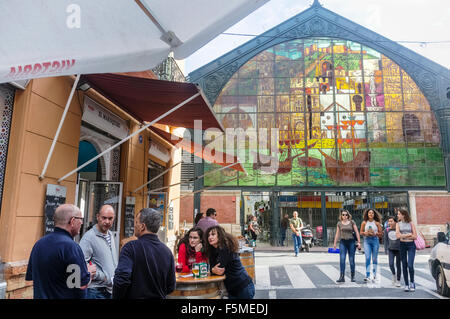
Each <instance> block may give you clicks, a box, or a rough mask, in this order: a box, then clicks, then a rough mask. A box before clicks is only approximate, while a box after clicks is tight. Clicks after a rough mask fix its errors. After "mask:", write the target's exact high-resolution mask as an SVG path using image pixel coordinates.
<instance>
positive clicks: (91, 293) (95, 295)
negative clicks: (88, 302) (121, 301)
mask: <svg viewBox="0 0 450 319" xmlns="http://www.w3.org/2000/svg"><path fill="white" fill-rule="evenodd" d="M87 299H111V294H110V293H109V292H108V291H106V288H88V289H87Z"/></svg>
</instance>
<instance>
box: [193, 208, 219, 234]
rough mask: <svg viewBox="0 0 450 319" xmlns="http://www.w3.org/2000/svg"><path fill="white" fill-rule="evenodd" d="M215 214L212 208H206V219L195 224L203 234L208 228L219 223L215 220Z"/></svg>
mask: <svg viewBox="0 0 450 319" xmlns="http://www.w3.org/2000/svg"><path fill="white" fill-rule="evenodd" d="M216 218H217V212H216V210H215V209H214V208H208V209H207V210H206V217H204V218H202V219H200V221H199V222H198V224H197V227H200V228H201V229H202V230H203V232H205V231H206V230H207V229H208V228H209V227H212V226H217V225H219V222H218V221H217V220H216Z"/></svg>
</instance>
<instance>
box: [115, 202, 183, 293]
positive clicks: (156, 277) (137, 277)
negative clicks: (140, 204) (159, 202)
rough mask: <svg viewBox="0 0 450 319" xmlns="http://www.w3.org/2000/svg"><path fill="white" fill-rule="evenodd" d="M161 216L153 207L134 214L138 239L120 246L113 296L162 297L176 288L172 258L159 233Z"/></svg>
mask: <svg viewBox="0 0 450 319" xmlns="http://www.w3.org/2000/svg"><path fill="white" fill-rule="evenodd" d="M160 221H161V215H160V213H159V212H158V211H156V210H154V209H152V208H144V209H142V210H141V211H140V212H139V213H138V215H137V216H136V219H135V222H134V232H135V235H136V237H138V239H137V240H134V241H130V242H128V243H127V244H125V246H123V248H122V250H121V252H120V256H119V265H118V266H117V269H116V272H115V275H114V284H113V298H114V299H124V298H127V299H150V298H158V299H165V298H166V296H167V295H168V294H170V293H171V292H173V291H174V290H175V260H174V257H173V254H172V252H171V251H170V249H169V248H168V247H167V246H166V245H165V244H163V243H162V242H161V241H160V240H159V239H158V236H157V235H156V233H157V232H158V229H159V225H160Z"/></svg>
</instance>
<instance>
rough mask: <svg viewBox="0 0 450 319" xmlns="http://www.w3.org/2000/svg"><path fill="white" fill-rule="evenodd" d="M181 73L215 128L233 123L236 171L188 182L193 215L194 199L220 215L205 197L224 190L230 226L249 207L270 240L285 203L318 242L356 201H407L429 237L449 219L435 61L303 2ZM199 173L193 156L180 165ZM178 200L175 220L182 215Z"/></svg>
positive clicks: (445, 90)
mask: <svg viewBox="0 0 450 319" xmlns="http://www.w3.org/2000/svg"><path fill="white" fill-rule="evenodd" d="M189 79H190V81H191V82H193V83H198V84H199V85H200V86H201V87H202V89H203V90H204V92H205V94H206V95H207V98H208V99H209V101H210V103H211V104H212V105H214V111H215V112H216V114H217V116H218V118H219V119H220V120H221V123H222V125H223V126H224V128H225V129H231V130H235V129H236V128H241V129H242V130H243V131H241V132H244V134H243V136H241V137H242V138H241V139H239V138H238V139H237V141H236V143H234V151H235V152H236V153H237V154H238V155H239V158H240V159H241V160H242V161H243V163H244V167H245V169H246V171H247V173H248V175H244V174H242V173H238V172H220V173H213V174H211V175H209V176H207V177H205V178H204V179H202V180H201V183H197V185H193V186H194V187H193V188H194V190H195V189H206V190H205V191H204V192H203V193H202V195H200V194H199V195H197V196H196V198H194V199H193V200H192V199H189V201H190V202H189V205H190V207H193V209H194V210H195V209H197V210H200V211H202V212H203V211H204V209H205V208H206V206H205V204H204V203H205V202H207V203H209V202H212V203H217V204H216V205H217V206H216V209H219V210H220V207H221V205H222V203H223V201H219V200H220V197H219V196H218V195H217V192H219V191H220V190H226V191H228V192H232V193H233V198H234V199H237V200H239V201H240V204H239V205H237V206H236V210H235V211H233V212H230V209H231V205H228V204H227V206H226V208H225V210H227V214H229V215H231V216H234V215H238V216H239V218H236V219H235V226H236V225H239V226H240V227H241V230H243V227H244V224H245V222H246V220H247V216H248V215H249V214H254V213H255V211H257V212H259V213H258V215H259V216H260V217H261V219H260V221H261V222H262V223H263V224H264V225H263V226H264V227H265V230H266V231H265V234H266V236H265V238H264V239H267V240H269V241H270V242H271V243H272V244H273V245H276V244H277V243H278V240H279V227H280V226H279V225H280V218H281V215H282V214H283V213H285V212H287V213H289V214H292V211H293V210H298V211H299V215H300V217H301V218H302V219H303V220H304V221H306V223H308V224H311V226H313V228H314V229H315V228H316V227H317V226H321V227H322V231H323V232H324V233H323V235H324V236H328V238H332V237H333V235H334V233H333V227H335V225H336V222H337V217H338V214H339V209H343V208H346V209H349V210H350V211H351V213H352V214H353V216H354V219H355V220H356V221H357V222H358V221H359V222H360V220H361V218H362V212H363V210H364V209H366V208H368V207H373V208H376V209H378V210H379V211H380V212H381V213H382V214H383V217H384V218H386V217H387V216H388V215H389V214H393V209H394V208H395V207H407V208H409V210H410V211H411V213H412V217H413V220H414V222H416V224H417V225H418V227H419V229H420V231H422V233H423V234H424V235H425V237H426V239H427V241H428V242H429V243H432V242H433V237H435V236H436V232H437V231H440V229H441V228H442V227H444V225H445V222H447V221H448V220H450V215H449V214H450V213H449V211H448V209H447V207H448V206H449V204H450V194H449V190H450V173H449V172H450V71H449V70H448V69H446V68H445V67H442V66H440V65H438V64H436V63H434V62H432V61H430V60H427V59H426V58H424V57H422V56H420V55H418V54H416V53H414V52H413V51H411V50H409V49H406V48H405V47H403V46H401V45H399V44H397V43H395V42H393V41H390V40H388V39H386V38H384V37H382V36H380V35H379V34H376V33H374V32H372V31H370V30H368V29H366V28H364V27H362V26H360V25H358V24H356V23H354V22H352V21H349V20H347V19H346V18H344V17H342V16H339V15H337V14H336V13H334V12H331V11H329V10H327V9H325V8H323V7H322V6H321V5H320V4H319V3H318V1H315V2H314V4H313V5H312V6H311V7H310V8H309V9H307V10H306V11H304V12H302V13H300V14H298V15H297V16H294V17H293V18H291V19H289V20H287V21H285V22H284V23H282V24H280V25H278V26H276V27H274V28H273V29H271V30H269V31H267V32H265V33H264V34H262V35H260V36H258V37H255V38H254V39H253V40H250V41H248V42H247V43H245V44H243V45H241V46H240V47H238V48H236V49H234V50H232V51H230V52H229V53H227V54H225V55H223V56H221V57H219V58H217V59H216V60H214V61H212V62H211V63H209V64H207V65H205V66H203V67H201V68H199V69H197V70H195V71H193V72H192V73H190V74H189ZM271 131H274V132H275V133H274V134H277V135H278V136H279V138H278V140H277V141H276V142H273V141H272V142H271V141H270V138H269V137H270V136H271V135H272V134H271ZM252 132H257V134H251V133H252ZM259 133H265V134H259ZM267 133H268V134H267ZM238 135H239V134H238ZM241 135H242V134H241ZM233 138H234V137H233ZM224 144H226V143H224ZM219 149H220V147H219ZM227 151H229V149H227ZM271 160H277V162H278V167H275V168H274V167H273V166H271V165H268V164H269V163H270V161H271ZM211 169H212V166H211V165H209V164H207V163H201V164H196V166H195V167H194V168H193V169H192V172H193V173H195V174H196V175H195V176H199V175H200V174H204V173H206V172H208V171H210V170H211ZM233 176H235V177H236V178H235V179H234V180H232V181H229V182H227V179H229V178H230V177H233ZM215 185H220V186H216V187H214V186H215ZM210 187H213V190H209V188H210ZM213 192H214V193H213ZM233 198H230V200H229V201H230V202H232V200H233ZM184 207H187V206H186V205H184V204H182V211H181V216H180V219H181V220H187V221H192V210H185V209H184ZM327 229H328V232H327ZM325 243H326V241H325Z"/></svg>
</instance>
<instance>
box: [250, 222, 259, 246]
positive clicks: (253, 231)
mask: <svg viewBox="0 0 450 319" xmlns="http://www.w3.org/2000/svg"><path fill="white" fill-rule="evenodd" d="M248 231H249V233H250V238H251V239H252V246H253V247H255V246H256V239H257V238H258V235H259V233H260V231H261V230H260V228H259V225H258V218H257V217H256V216H253V218H252V220H251V221H250V223H249V224H248Z"/></svg>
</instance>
